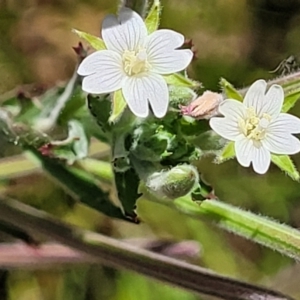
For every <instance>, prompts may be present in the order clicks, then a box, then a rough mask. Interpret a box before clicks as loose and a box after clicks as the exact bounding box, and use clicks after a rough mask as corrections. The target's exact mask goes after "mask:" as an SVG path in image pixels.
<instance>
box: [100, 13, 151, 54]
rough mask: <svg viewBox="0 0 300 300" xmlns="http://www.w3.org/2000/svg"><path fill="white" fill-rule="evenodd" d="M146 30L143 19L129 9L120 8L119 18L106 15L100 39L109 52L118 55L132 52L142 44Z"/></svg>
mask: <svg viewBox="0 0 300 300" xmlns="http://www.w3.org/2000/svg"><path fill="white" fill-rule="evenodd" d="M146 36H147V29H146V26H145V23H144V21H143V19H142V18H141V17H140V16H139V14H137V13H136V12H134V11H133V10H131V9H129V8H122V9H121V10H120V13H119V17H118V18H117V17H116V16H113V15H108V16H107V17H106V18H105V19H104V20H103V23H102V38H103V40H104V43H105V45H106V47H107V48H108V49H109V50H114V51H117V52H119V53H122V52H124V50H134V49H135V48H136V47H137V46H138V45H140V44H143V43H144V40H145V38H146Z"/></svg>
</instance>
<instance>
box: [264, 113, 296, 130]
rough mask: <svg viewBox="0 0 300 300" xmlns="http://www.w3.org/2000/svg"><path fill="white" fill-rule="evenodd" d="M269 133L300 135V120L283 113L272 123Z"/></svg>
mask: <svg viewBox="0 0 300 300" xmlns="http://www.w3.org/2000/svg"><path fill="white" fill-rule="evenodd" d="M268 131H269V133H270V134H272V133H274V134H276V133H279V134H280V133H282V134H285V133H300V119H299V118H298V117H295V116H293V115H290V114H286V113H281V114H279V116H278V117H277V118H276V119H275V120H274V121H273V122H271V123H270V125H269V127H268Z"/></svg>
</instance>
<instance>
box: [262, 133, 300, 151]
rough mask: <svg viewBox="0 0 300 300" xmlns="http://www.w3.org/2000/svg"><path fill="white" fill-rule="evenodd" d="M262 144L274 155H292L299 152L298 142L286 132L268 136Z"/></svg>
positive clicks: (299, 144) (299, 142) (299, 143)
mask: <svg viewBox="0 0 300 300" xmlns="http://www.w3.org/2000/svg"><path fill="white" fill-rule="evenodd" d="M262 143H263V146H264V147H265V148H266V149H268V150H269V151H270V152H272V153H274V154H288V155H292V154H296V153H298V152H300V141H299V140H298V138H296V137H295V136H293V135H291V134H289V133H287V132H281V133H276V134H274V133H272V134H268V135H267V136H266V138H265V139H264V140H263V141H262Z"/></svg>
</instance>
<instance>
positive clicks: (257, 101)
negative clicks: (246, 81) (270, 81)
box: [243, 79, 267, 112]
mask: <svg viewBox="0 0 300 300" xmlns="http://www.w3.org/2000/svg"><path fill="white" fill-rule="evenodd" d="M266 87H267V83H266V81H265V80H262V79H260V80H257V81H255V82H254V83H253V84H252V85H251V86H250V88H249V89H248V91H247V93H246V96H245V98H244V102H243V103H244V104H245V105H246V106H247V107H254V108H256V111H257V112H258V111H260V108H261V106H262V104H263V101H264V97H265V91H266Z"/></svg>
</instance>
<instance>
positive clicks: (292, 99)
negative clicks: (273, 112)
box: [281, 89, 300, 113]
mask: <svg viewBox="0 0 300 300" xmlns="http://www.w3.org/2000/svg"><path fill="white" fill-rule="evenodd" d="M299 99H300V89H297V90H294V91H292V92H291V93H289V94H287V95H286V96H285V98H284V102H283V106H282V109H281V112H284V113H285V112H287V111H289V110H290V109H291V108H292V107H293V106H294V105H295V104H296V102H297V101H298V100H299Z"/></svg>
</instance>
